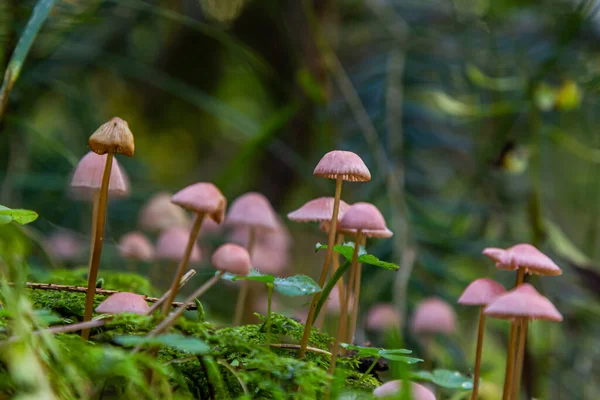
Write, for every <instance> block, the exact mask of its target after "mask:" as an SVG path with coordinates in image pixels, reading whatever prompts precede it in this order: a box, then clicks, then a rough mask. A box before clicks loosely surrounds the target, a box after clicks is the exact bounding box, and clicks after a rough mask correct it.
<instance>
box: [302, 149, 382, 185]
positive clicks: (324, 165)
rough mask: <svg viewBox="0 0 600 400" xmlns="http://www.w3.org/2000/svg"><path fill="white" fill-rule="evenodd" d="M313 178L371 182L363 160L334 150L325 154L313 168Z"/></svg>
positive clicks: (352, 154)
mask: <svg viewBox="0 0 600 400" xmlns="http://www.w3.org/2000/svg"><path fill="white" fill-rule="evenodd" d="M313 175H314V176H318V177H321V178H329V179H337V178H338V177H340V178H342V179H343V180H345V181H350V182H366V181H370V180H371V173H370V172H369V168H367V166H366V165H365V163H364V162H363V160H362V159H361V158H360V157H359V156H358V155H357V154H355V153H352V152H351V151H342V150H334V151H330V152H329V153H327V154H325V155H324V156H323V158H321V161H319V163H318V164H317V166H316V167H315V171H314V172H313Z"/></svg>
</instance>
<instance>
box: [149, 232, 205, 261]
mask: <svg viewBox="0 0 600 400" xmlns="http://www.w3.org/2000/svg"><path fill="white" fill-rule="evenodd" d="M189 237H190V232H189V230H187V229H185V228H170V229H167V230H166V231H164V232H163V233H161V234H160V236H159V237H158V241H157V242H156V251H155V253H154V254H155V255H156V258H157V259H158V260H166V261H179V260H181V259H182V258H183V255H184V254H185V249H186V247H187V243H188V240H189ZM189 261H190V263H197V262H199V261H200V248H199V247H198V245H197V244H196V243H194V247H193V248H192V253H191V254H190V260H189Z"/></svg>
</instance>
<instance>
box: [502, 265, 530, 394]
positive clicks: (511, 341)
mask: <svg viewBox="0 0 600 400" xmlns="http://www.w3.org/2000/svg"><path fill="white" fill-rule="evenodd" d="M524 279H525V268H518V270H517V282H516V283H515V287H519V286H520V285H521V284H523V280H524ZM516 345H517V321H512V322H511V324H510V335H509V338H508V351H507V353H506V369H505V372H504V390H503V392H502V400H508V398H509V397H510V393H511V386H512V376H513V371H514V367H515V347H516Z"/></svg>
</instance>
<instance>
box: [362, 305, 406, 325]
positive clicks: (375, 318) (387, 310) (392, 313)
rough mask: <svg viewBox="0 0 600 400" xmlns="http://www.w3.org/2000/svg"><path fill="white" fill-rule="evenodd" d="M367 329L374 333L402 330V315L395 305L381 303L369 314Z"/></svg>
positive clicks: (370, 310) (372, 308)
mask: <svg viewBox="0 0 600 400" xmlns="http://www.w3.org/2000/svg"><path fill="white" fill-rule="evenodd" d="M366 325H367V328H369V329H371V330H373V331H379V332H382V331H386V330H388V329H398V328H400V313H399V312H398V310H397V309H396V307H394V305H393V304H389V303H379V304H375V305H374V306H373V307H371V308H370V309H369V312H368V313H367V324H366Z"/></svg>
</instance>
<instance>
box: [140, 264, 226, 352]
mask: <svg viewBox="0 0 600 400" xmlns="http://www.w3.org/2000/svg"><path fill="white" fill-rule="evenodd" d="M224 273H225V271H219V273H217V274H216V275H215V276H213V277H212V278H210V279H209V280H208V281H206V282H205V283H204V285H202V286H200V287H199V288H198V289H196V291H195V292H194V293H192V294H191V295H190V296H189V297H188V298H187V299H185V300H184V302H183V306H182V307H179V308H178V309H177V310H175V311H174V312H172V313H171V314H169V316H168V317H167V318H166V319H164V320H163V321H162V322H161V323H160V324H158V325H157V326H156V328H154V330H152V332H150V333H148V335H147V337H149V338H151V337H154V336H156V335H159V334H161V333H163V332H164V331H166V330H167V329H169V328H170V327H171V325H173V323H174V322H175V321H176V320H177V318H179V317H181V316H182V315H183V313H184V312H185V310H186V309H187V306H188V305H189V304H192V303H193V302H194V301H195V300H196V299H197V298H198V297H200V296H202V295H203V294H204V293H205V292H206V291H207V290H208V289H210V288H211V287H213V286H214V285H215V284H216V283H217V282H219V280H220V279H221V276H223V274H224ZM138 350H139V348H137V347H136V348H135V349H134V352H135V351H138Z"/></svg>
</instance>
